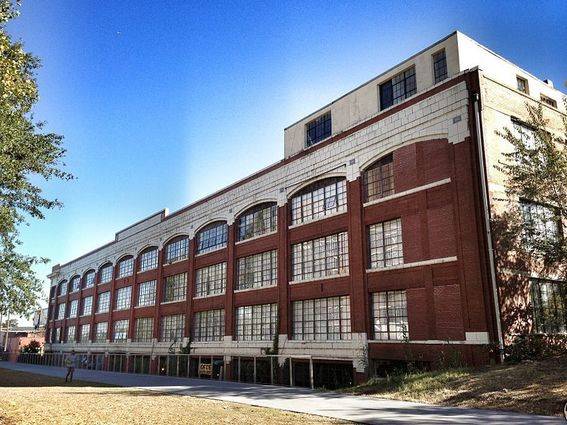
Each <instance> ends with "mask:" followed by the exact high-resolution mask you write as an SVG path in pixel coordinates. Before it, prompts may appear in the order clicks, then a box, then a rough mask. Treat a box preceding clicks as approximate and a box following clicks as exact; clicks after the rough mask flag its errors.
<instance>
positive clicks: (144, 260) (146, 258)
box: [139, 246, 158, 272]
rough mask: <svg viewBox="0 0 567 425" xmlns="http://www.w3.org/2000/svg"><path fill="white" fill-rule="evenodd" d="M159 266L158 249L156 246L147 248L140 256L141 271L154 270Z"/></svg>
mask: <svg viewBox="0 0 567 425" xmlns="http://www.w3.org/2000/svg"><path fill="white" fill-rule="evenodd" d="M157 265H158V249H157V247H155V246H151V247H149V248H146V249H144V250H143V251H142V253H141V254H140V266H139V271H141V272H145V271H146V270H153V269H155V268H156V267H157Z"/></svg>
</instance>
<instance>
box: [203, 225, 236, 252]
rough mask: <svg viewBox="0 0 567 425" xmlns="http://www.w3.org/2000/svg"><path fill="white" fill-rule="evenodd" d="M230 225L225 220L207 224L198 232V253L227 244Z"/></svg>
mask: <svg viewBox="0 0 567 425" xmlns="http://www.w3.org/2000/svg"><path fill="white" fill-rule="evenodd" d="M227 240H228V226H227V224H226V222H224V221H217V222H215V223H211V224H209V225H208V226H205V227H204V228H203V229H202V230H201V231H200V232H199V233H198V234H197V253H198V254H203V253H205V252H210V251H214V250H215V249H219V248H222V247H225V246H226V242H227Z"/></svg>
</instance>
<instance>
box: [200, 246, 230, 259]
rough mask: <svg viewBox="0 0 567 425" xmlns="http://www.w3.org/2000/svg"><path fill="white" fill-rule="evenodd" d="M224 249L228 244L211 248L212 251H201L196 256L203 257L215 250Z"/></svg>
mask: <svg viewBox="0 0 567 425" xmlns="http://www.w3.org/2000/svg"><path fill="white" fill-rule="evenodd" d="M223 249H226V245H223V246H221V247H218V248H214V249H211V250H210V251H205V252H200V253H198V254H196V255H195V258H197V257H202V256H204V255H207V254H212V253H213V252H217V251H221V250H223Z"/></svg>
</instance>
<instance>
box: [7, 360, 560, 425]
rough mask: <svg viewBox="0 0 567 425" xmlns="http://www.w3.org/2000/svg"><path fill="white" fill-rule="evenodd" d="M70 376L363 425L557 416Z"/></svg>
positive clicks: (164, 379)
mask: <svg viewBox="0 0 567 425" xmlns="http://www.w3.org/2000/svg"><path fill="white" fill-rule="evenodd" d="M1 368H5V369H11V370H19V371H23V372H31V373H37V374H41V375H48V376H57V377H64V376H65V370H64V368H59V367H50V366H37V365H29V364H21V363H8V362H0V381H1V380H2V370H1ZM75 379H77V380H85V381H91V382H98V383H105V384H113V385H118V386H122V387H133V388H141V389H145V390H150V391H161V392H166V393H175V394H182V395H188V396H193V397H204V398H210V399H214V400H223V401H228V402H234V403H242V404H249V405H253V406H261V407H269V408H273V409H280V410H288V411H292V412H299V413H308V414H313V415H320V416H327V417H331V418H337V419H342V420H347V421H352V422H360V423H367V424H439V423H440V424H457V423H458V424H483V425H485V424H506V425H513V424H534V425H535V424H558V423H564V421H563V419H561V418H553V417H544V416H530V415H521V414H517V413H512V412H504V411H494V410H477V409H461V408H455V407H440V406H431V405H426V404H420V403H411V402H406V401H397V400H385V399H377V398H371V397H361V396H349V395H344V394H338V393H334V392H318V391H312V390H310V389H305V388H296V387H294V388H289V387H278V386H271V385H254V384H243V383H237V382H229V381H209V380H204V379H188V378H173V377H168V376H155V375H136V374H126V373H115V372H101V371H92V370H83V369H77V370H76V371H75Z"/></svg>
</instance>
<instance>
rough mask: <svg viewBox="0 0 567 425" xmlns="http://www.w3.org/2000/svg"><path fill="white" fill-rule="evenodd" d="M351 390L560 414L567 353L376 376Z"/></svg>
mask: <svg viewBox="0 0 567 425" xmlns="http://www.w3.org/2000/svg"><path fill="white" fill-rule="evenodd" d="M346 392H350V393H354V394H367V395H373V396H376V397H380V398H389V399H398V400H408V401H417V402H422V403H429V404H437V405H443V406H458V407H473V408H481V409H502V410H512V411H516V412H521V413H529V414H538V415H548V416H551V415H556V416H560V415H562V412H563V405H564V403H565V402H567V357H557V358H554V359H549V360H544V361H539V362H528V363H520V364H516V365H502V366H492V367H485V368H482V369H468V368H463V369H449V370H442V371H433V372H423V373H413V374H401V375H394V376H391V377H389V379H386V378H375V379H372V380H370V381H369V382H367V383H366V384H363V385H360V386H357V387H353V388H349V389H347V390H346Z"/></svg>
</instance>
